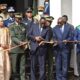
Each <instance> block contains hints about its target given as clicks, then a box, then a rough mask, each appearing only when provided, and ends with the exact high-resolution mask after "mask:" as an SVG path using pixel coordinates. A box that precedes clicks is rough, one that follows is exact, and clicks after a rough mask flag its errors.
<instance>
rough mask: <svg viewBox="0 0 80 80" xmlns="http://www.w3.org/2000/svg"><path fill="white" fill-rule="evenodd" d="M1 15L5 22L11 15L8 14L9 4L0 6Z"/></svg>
mask: <svg viewBox="0 0 80 80" xmlns="http://www.w3.org/2000/svg"><path fill="white" fill-rule="evenodd" d="M0 9H1V13H0V16H2V17H3V20H6V19H8V17H9V15H8V13H7V4H0Z"/></svg>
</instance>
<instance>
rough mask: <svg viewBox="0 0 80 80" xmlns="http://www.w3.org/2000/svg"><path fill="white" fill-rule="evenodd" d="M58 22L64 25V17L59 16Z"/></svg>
mask: <svg viewBox="0 0 80 80" xmlns="http://www.w3.org/2000/svg"><path fill="white" fill-rule="evenodd" d="M57 24H58V25H59V26H62V25H63V24H64V21H63V18H62V17H59V18H58V21H57Z"/></svg>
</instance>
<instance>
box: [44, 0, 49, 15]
mask: <svg viewBox="0 0 80 80" xmlns="http://www.w3.org/2000/svg"><path fill="white" fill-rule="evenodd" d="M44 14H47V15H50V4H49V2H44Z"/></svg>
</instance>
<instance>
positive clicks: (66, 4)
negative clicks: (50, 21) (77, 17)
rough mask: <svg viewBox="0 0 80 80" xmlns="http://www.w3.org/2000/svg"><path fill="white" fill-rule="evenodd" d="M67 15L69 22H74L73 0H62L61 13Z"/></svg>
mask: <svg viewBox="0 0 80 80" xmlns="http://www.w3.org/2000/svg"><path fill="white" fill-rule="evenodd" d="M64 14H65V15H67V16H68V18H69V20H68V22H69V23H72V0H61V15H64Z"/></svg>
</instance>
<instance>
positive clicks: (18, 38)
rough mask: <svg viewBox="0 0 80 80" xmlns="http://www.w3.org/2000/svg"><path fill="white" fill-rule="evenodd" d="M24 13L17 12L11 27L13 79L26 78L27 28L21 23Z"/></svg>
mask: <svg viewBox="0 0 80 80" xmlns="http://www.w3.org/2000/svg"><path fill="white" fill-rule="evenodd" d="M21 20H22V15H21V14H20V13H17V14H15V22H14V23H13V24H12V25H11V26H10V27H9V29H10V33H11V38H12V47H14V46H19V45H21V46H19V47H15V48H14V49H12V50H11V54H10V57H11V66H12V79H11V80H20V78H21V80H25V54H24V51H25V44H24V43H25V42H26V29H25V26H24V25H23V24H21Z"/></svg>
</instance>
